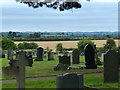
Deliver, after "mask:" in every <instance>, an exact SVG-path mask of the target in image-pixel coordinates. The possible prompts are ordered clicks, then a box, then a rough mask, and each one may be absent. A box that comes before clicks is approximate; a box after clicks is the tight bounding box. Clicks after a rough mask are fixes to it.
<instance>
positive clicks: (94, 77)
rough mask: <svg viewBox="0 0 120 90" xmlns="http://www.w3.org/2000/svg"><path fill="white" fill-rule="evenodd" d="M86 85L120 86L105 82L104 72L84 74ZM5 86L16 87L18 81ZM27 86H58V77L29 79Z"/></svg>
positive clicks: (98, 86) (100, 86)
mask: <svg viewBox="0 0 120 90" xmlns="http://www.w3.org/2000/svg"><path fill="white" fill-rule="evenodd" d="M84 85H85V86H90V87H94V88H118V87H119V83H104V82H103V75H102V74H89V75H88V74H86V75H84ZM3 88H16V82H9V83H3ZM26 88H56V78H47V79H45V78H43V79H40V80H29V81H28V80H27V81H26Z"/></svg>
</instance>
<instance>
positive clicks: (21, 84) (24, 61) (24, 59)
mask: <svg viewBox="0 0 120 90" xmlns="http://www.w3.org/2000/svg"><path fill="white" fill-rule="evenodd" d="M9 64H10V66H9V67H4V68H3V70H2V71H3V76H5V77H9V76H11V75H13V76H16V81H17V88H18V89H21V88H22V89H24V88H25V66H30V67H32V64H33V60H32V58H31V57H28V56H27V55H26V52H23V51H19V52H16V59H15V60H13V59H12V60H10V62H9Z"/></svg>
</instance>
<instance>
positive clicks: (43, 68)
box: [2, 55, 103, 79]
mask: <svg viewBox="0 0 120 90" xmlns="http://www.w3.org/2000/svg"><path fill="white" fill-rule="evenodd" d="M54 58H55V60H54V61H47V58H46V59H44V61H34V63H33V66H32V67H26V77H38V76H51V75H60V74H64V73H91V72H102V71H103V69H101V68H98V69H91V70H86V69H83V70H82V69H72V70H65V71H54V69H53V68H54V67H55V66H56V65H57V64H58V56H57V55H54ZM80 59H81V60H80V61H81V62H84V57H83V56H81V57H80ZM2 61H3V62H2V66H3V67H6V66H9V64H8V63H9V60H7V59H2ZM72 65H74V66H75V65H78V66H80V65H83V63H81V64H72ZM11 78H15V77H10V78H3V79H11Z"/></svg>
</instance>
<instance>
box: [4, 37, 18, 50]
mask: <svg viewBox="0 0 120 90" xmlns="http://www.w3.org/2000/svg"><path fill="white" fill-rule="evenodd" d="M2 49H3V50H7V49H16V44H15V43H14V41H12V40H11V39H8V38H2Z"/></svg>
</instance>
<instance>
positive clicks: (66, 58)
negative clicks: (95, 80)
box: [59, 56, 70, 66]
mask: <svg viewBox="0 0 120 90" xmlns="http://www.w3.org/2000/svg"><path fill="white" fill-rule="evenodd" d="M59 63H62V64H67V65H69V66H70V56H59Z"/></svg>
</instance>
